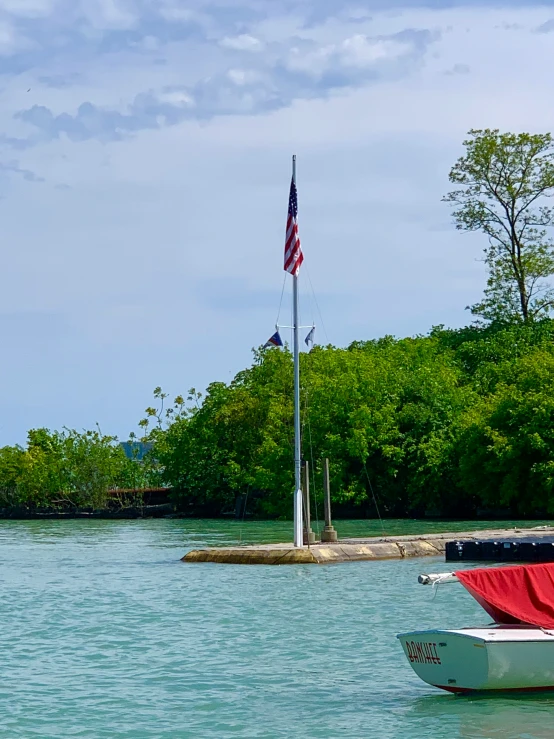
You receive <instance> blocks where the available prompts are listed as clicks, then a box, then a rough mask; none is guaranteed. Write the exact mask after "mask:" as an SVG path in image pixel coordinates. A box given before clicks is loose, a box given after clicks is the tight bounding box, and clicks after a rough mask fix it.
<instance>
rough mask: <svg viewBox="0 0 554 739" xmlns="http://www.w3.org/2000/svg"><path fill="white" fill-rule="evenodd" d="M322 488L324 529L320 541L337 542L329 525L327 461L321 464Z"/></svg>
mask: <svg viewBox="0 0 554 739" xmlns="http://www.w3.org/2000/svg"><path fill="white" fill-rule="evenodd" d="M323 486H324V488H325V495H324V498H323V505H324V509H325V528H324V529H323V531H322V532H321V541H338V536H337V532H336V531H335V528H334V526H333V524H332V523H331V485H330V483H329V460H328V459H327V458H326V459H325V460H324V462H323Z"/></svg>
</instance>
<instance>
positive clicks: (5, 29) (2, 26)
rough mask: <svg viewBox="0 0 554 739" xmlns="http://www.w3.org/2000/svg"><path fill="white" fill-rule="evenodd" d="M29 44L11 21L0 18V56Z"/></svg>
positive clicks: (7, 55) (29, 45) (26, 46)
mask: <svg viewBox="0 0 554 739" xmlns="http://www.w3.org/2000/svg"><path fill="white" fill-rule="evenodd" d="M31 46H32V44H31V42H30V41H29V40H28V39H26V38H25V37H24V36H22V35H21V34H20V33H19V32H18V31H17V29H16V28H15V26H14V25H13V24H12V23H9V22H7V21H2V20H0V56H4V57H9V56H12V55H13V54H15V53H17V52H19V51H21V50H22V49H26V48H29V47H31Z"/></svg>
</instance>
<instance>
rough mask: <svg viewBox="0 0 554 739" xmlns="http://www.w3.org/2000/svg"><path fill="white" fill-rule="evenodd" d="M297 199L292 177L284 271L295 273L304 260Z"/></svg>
mask: <svg viewBox="0 0 554 739" xmlns="http://www.w3.org/2000/svg"><path fill="white" fill-rule="evenodd" d="M297 217H298V199H297V196H296V185H295V184H294V179H292V180H291V183H290V194H289V212H288V216H287V238H286V241H285V272H290V274H291V275H297V274H298V271H299V270H300V265H301V264H302V262H303V261H304V255H303V254H302V249H301V247H300V236H299V235H298V221H297Z"/></svg>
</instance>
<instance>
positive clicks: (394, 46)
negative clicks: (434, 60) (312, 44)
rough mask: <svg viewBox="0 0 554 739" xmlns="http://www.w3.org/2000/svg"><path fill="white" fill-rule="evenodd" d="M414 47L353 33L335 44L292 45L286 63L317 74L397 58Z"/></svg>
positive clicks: (298, 69) (408, 42) (294, 68)
mask: <svg viewBox="0 0 554 739" xmlns="http://www.w3.org/2000/svg"><path fill="white" fill-rule="evenodd" d="M413 48H414V47H413V43H411V42H410V41H400V40H397V39H391V38H389V39H383V38H369V37H368V36H365V35H363V34H356V35H354V36H351V37H349V38H345V39H343V40H342V41H340V42H338V43H336V44H329V45H327V46H320V47H319V48H316V49H306V48H305V47H301V46H300V47H293V48H292V49H291V52H290V56H289V57H288V58H287V59H286V62H285V63H286V65H287V67H288V68H289V69H293V70H297V71H301V72H306V73H308V74H311V75H313V76H315V77H318V76H320V75H321V74H323V73H324V72H326V71H328V70H330V69H333V68H336V67H339V68H344V67H350V68H357V69H363V68H367V67H370V66H373V65H375V63H376V62H379V61H383V60H392V59H398V58H399V57H401V56H403V55H405V54H408V53H410V52H412V51H413Z"/></svg>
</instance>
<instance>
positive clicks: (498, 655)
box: [398, 625, 554, 693]
mask: <svg viewBox="0 0 554 739" xmlns="http://www.w3.org/2000/svg"><path fill="white" fill-rule="evenodd" d="M398 639H399V640H400V643H401V644H402V648H403V650H404V654H405V655H406V657H407V659H408V661H409V662H410V664H411V666H412V668H413V670H414V672H415V673H416V674H417V675H418V677H420V678H421V679H422V680H423V681H425V682H426V683H428V684H429V685H433V686H434V687H436V688H442V689H443V690H448V691H450V692H452V693H468V692H482V691H523V690H534V691H539V690H554V634H553V633H550V632H546V631H543V630H542V629H536V628H529V627H520V626H497V625H493V626H488V627H484V628H473V629H456V630H440V629H436V630H429V631H413V632H409V633H406V634H399V635H398Z"/></svg>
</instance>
